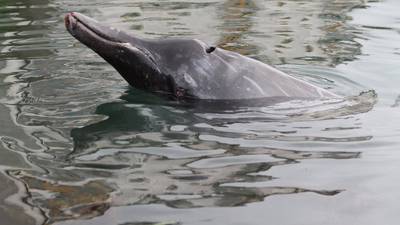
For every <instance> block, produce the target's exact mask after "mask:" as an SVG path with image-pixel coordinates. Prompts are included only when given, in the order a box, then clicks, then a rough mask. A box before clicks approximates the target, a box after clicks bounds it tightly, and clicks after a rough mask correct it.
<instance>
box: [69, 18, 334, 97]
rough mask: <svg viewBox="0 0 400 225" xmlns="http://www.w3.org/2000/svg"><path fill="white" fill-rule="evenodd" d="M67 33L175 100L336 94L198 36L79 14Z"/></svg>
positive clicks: (132, 78) (141, 84)
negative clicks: (158, 33) (140, 30)
mask: <svg viewBox="0 0 400 225" xmlns="http://www.w3.org/2000/svg"><path fill="white" fill-rule="evenodd" d="M64 21H65V26H66V29H67V31H68V32H69V33H70V34H71V35H72V36H73V37H75V38H76V39H77V40H78V41H80V42H81V43H83V44H84V45H86V46H87V47H89V48H90V49H92V50H93V51H94V52H96V53H97V54H98V55H99V56H101V57H102V58H103V59H104V60H105V61H107V62H108V63H109V64H110V65H111V66H113V67H114V68H115V69H116V70H117V71H118V72H119V73H120V74H121V76H122V77H123V78H124V79H125V80H126V81H127V82H128V83H129V85H130V86H132V87H134V88H136V89H140V90H144V91H147V92H151V93H154V94H159V95H164V96H168V97H170V98H173V99H176V100H190V99H198V100H234V101H244V100H254V99H265V98H290V99H293V98H301V99H303V98H304V99H326V98H338V97H339V96H338V95H336V94H335V93H333V92H331V91H329V90H326V89H324V88H321V87H318V86H316V85H314V84H312V83H309V82H306V81H304V80H302V79H299V78H296V77H293V76H291V75H288V74H286V73H284V72H282V71H280V70H278V69H276V68H274V67H272V66H270V65H267V64H265V63H263V62H261V61H258V60H255V59H253V58H250V57H247V56H244V55H241V54H239V53H236V52H232V51H228V50H225V49H222V48H219V47H216V46H212V45H209V44H207V43H205V42H203V41H201V40H198V39H189V38H187V39H185V38H161V39H149V38H140V37H137V36H136V35H133V34H130V33H128V32H124V31H121V30H119V29H117V28H113V27H111V26H107V25H103V24H101V23H100V22H98V21H96V20H94V19H92V18H90V17H88V16H85V15H83V14H80V13H77V12H70V13H68V14H66V15H65V19H64Z"/></svg>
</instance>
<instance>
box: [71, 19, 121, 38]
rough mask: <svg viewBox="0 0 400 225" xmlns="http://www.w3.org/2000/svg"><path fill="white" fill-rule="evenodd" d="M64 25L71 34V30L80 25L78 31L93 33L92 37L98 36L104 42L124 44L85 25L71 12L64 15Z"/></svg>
mask: <svg viewBox="0 0 400 225" xmlns="http://www.w3.org/2000/svg"><path fill="white" fill-rule="evenodd" d="M74 20H75V21H74ZM65 24H66V26H67V27H68V28H69V29H71V31H72V32H71V33H73V30H75V29H77V28H78V27H79V25H80V27H81V28H80V29H87V30H88V31H89V32H91V33H93V34H94V35H96V36H98V37H99V38H101V39H103V40H104V41H107V42H113V43H115V44H122V43H124V42H123V41H120V40H117V39H115V38H113V37H110V36H108V35H106V34H104V33H102V32H99V31H98V29H96V28H93V27H91V26H90V25H89V24H88V23H85V22H84V21H83V20H82V19H79V17H78V16H76V15H75V13H73V12H71V13H68V14H67V15H66V18H65Z"/></svg>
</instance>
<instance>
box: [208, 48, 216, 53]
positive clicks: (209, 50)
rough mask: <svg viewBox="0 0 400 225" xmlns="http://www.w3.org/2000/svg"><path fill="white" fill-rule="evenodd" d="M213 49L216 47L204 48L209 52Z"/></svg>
mask: <svg viewBox="0 0 400 225" xmlns="http://www.w3.org/2000/svg"><path fill="white" fill-rule="evenodd" d="M215 49H216V47H209V48H207V49H206V52H207V53H211V52H213V51H215Z"/></svg>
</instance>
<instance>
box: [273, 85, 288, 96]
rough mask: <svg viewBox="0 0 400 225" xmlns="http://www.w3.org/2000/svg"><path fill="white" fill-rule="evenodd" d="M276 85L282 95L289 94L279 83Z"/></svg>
mask: <svg viewBox="0 0 400 225" xmlns="http://www.w3.org/2000/svg"><path fill="white" fill-rule="evenodd" d="M276 87H277V88H278V89H279V90H280V91H281V92H282V93H283V94H284V95H286V96H289V94H288V93H287V92H286V91H285V90H283V88H282V87H281V86H280V85H276Z"/></svg>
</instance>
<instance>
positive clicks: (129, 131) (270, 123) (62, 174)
mask: <svg viewBox="0 0 400 225" xmlns="http://www.w3.org/2000/svg"><path fill="white" fill-rule="evenodd" d="M399 10H400V2H399V1H397V0H381V1H366V0H335V1H326V0H311V1H305V0H287V1H279V0H271V1H261V0H229V1H223V0H200V1H193V0H184V1H167V0H165V1H156V0H132V1H128V0H111V1H104V0H93V1H86V2H85V1H72V0H18V1H15V0H1V1H0V126H1V127H0V206H1V207H0V224H4V225H11V224H12V225H19V224H24V225H28V224H58V225H72V224H96V225H97V224H104V225H106V224H107V225H109V224H116V225H117V224H118V225H139V224H141V225H142V224H146V225H147V224H171V225H172V224H174V225H175V224H185V225H186V224H189V225H194V224H196V225H197V224H252V225H253V224H254V225H257V224H260V225H265V224H281V225H286V224H287V225H289V224H290V225H295V224H296V225H298V224H308V225H313V224H315V225H320V224H325V225H328V224H332V225H333V224H335V225H339V224H340V225H343V224H352V225H357V224H359V225H361V224H362V225H375V224H385V225H391V224H393V225H394V224H397V223H398V220H399V216H398V212H399V210H400V205H399V204H398V202H397V199H398V198H399V197H400V192H399V190H400V182H399V178H400V176H399V175H398V171H400V164H399V163H398V160H400V152H399V147H400V138H399V137H400V128H399V125H398V124H400V114H399V106H400V91H399V88H398V87H399V85H400V76H399V73H400V64H399V62H400V15H399V14H398V12H399ZM70 11H77V12H81V13H84V14H86V15H89V16H91V17H94V18H96V19H97V20H99V21H102V22H104V23H105V24H109V25H112V26H114V27H118V28H120V29H123V30H128V31H129V32H131V33H133V34H135V35H138V36H140V37H146V38H169V37H185V38H197V39H201V40H203V41H205V42H207V43H210V44H213V45H217V46H219V47H221V48H225V49H229V50H232V51H236V52H240V53H241V54H244V55H247V56H249V57H252V58H255V59H257V60H260V61H262V62H264V63H268V64H270V65H273V66H275V67H277V68H279V69H280V70H283V71H285V72H287V73H289V74H291V75H293V76H296V77H298V78H300V79H304V80H307V81H309V82H311V83H314V84H316V85H318V86H321V87H323V88H326V89H329V90H331V91H333V92H335V93H337V94H339V95H341V96H343V99H334V100H316V101H290V102H283V103H279V104H274V105H265V106H259V105H258V106H254V107H249V106H247V107H236V108H230V109H219V108H213V107H205V106H204V105H199V106H197V107H196V106H187V105H183V104H180V103H177V102H173V101H170V100H167V99H163V98H160V97H156V96H154V95H152V94H149V93H144V92H142V91H138V90H135V89H133V88H131V87H129V86H128V84H127V83H126V82H125V81H124V80H123V79H122V78H121V76H120V75H119V74H118V73H117V72H116V71H115V70H114V69H113V68H112V67H111V66H110V65H108V64H107V63H105V62H104V61H103V60H102V59H101V58H100V57H98V56H97V55H96V54H95V53H94V52H92V51H91V50H90V49H88V48H87V47H85V46H83V45H82V44H80V43H79V42H78V41H76V40H75V39H73V38H72V37H71V36H70V35H69V34H68V33H67V32H66V30H65V28H64V23H63V17H64V15H65V13H67V12H70Z"/></svg>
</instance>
